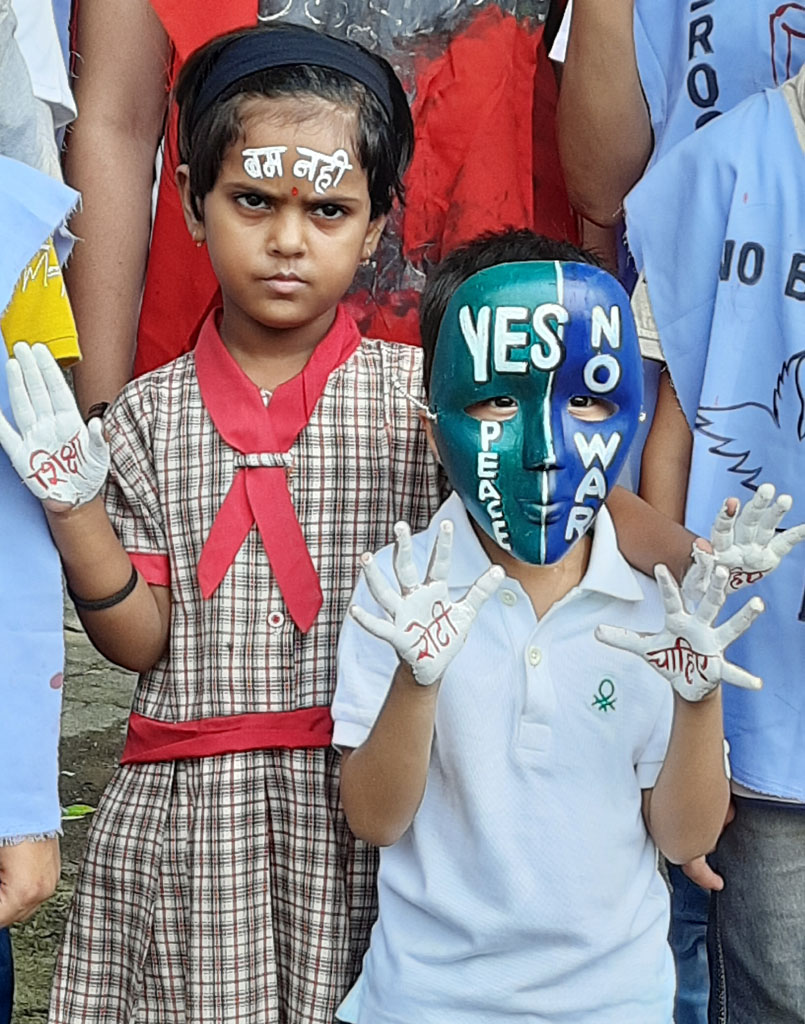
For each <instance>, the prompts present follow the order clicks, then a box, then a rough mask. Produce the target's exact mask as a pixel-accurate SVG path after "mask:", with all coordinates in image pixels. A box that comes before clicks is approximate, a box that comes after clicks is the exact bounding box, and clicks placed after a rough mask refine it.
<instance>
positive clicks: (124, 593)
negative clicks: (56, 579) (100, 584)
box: [65, 566, 137, 612]
mask: <svg viewBox="0 0 805 1024" xmlns="http://www.w3.org/2000/svg"><path fill="white" fill-rule="evenodd" d="M65 582H66V581H65ZM136 586H137V570H136V568H135V567H134V566H132V567H131V576H129V580H128V583H126V585H125V586H124V587H121V588H120V590H118V591H117V593H115V594H112V595H111V596H110V597H102V598H100V599H99V600H98V601H85V600H84V598H83V597H79V596H78V594H76V593H75V592H74V591H73V588H72V587H71V586H70V584H69V583H67V594H68V596H69V598H70V600H71V601H72V602H73V604H74V605H75V606H76V608H80V609H81V611H83V612H103V611H106V609H107V608H114V606H115V605H116V604H120V602H121V601H125V600H126V598H127V597H128V596H129V594H130V593H131V592H132V591H133V590H134V588H135V587H136Z"/></svg>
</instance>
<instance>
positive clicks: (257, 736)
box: [120, 707, 333, 764]
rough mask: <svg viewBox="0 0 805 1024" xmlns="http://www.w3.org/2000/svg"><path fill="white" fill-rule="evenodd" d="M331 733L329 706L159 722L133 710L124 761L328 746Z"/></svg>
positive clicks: (138, 761)
mask: <svg viewBox="0 0 805 1024" xmlns="http://www.w3.org/2000/svg"><path fill="white" fill-rule="evenodd" d="M332 737H333V720H332V718H331V717H330V709H329V708H327V707H319V708H302V709H300V710H299V711H267V712H263V713H260V714H251V715H225V716H223V717H221V718H197V719H195V720H193V721H190V722H160V721H158V720H157V719H156V718H145V717H143V715H137V714H135V713H134V712H132V714H131V715H130V716H129V731H128V734H127V736H126V745H125V747H124V748H123V756H122V757H121V758H120V763H121V764H153V763H154V762H156V761H182V760H188V759H189V758H195V757H214V756H215V755H216V754H238V753H243V752H244V751H246V750H270V749H272V748H276V747H287V748H289V749H297V748H307V747H328V746H329V745H330V742H331V740H332Z"/></svg>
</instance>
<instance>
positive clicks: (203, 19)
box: [151, 0, 258, 64]
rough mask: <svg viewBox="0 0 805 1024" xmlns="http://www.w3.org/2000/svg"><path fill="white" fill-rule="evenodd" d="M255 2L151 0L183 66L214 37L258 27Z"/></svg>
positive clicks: (256, 0) (246, 0)
mask: <svg viewBox="0 0 805 1024" xmlns="http://www.w3.org/2000/svg"><path fill="white" fill-rule="evenodd" d="M257 2H258V0H193V3H192V5H190V4H188V2H187V0H151V6H152V7H153V8H154V10H155V11H156V15H157V17H158V18H159V20H160V21H161V22H162V27H163V28H164V29H165V31H166V32H167V34H168V38H169V39H170V41H171V43H172V44H173V46H174V47H175V49H176V54H177V57H178V59H179V61H180V62H181V63H182V64H183V63H184V62H185V61H186V60H187V58H188V57H189V56H190V54H191V53H192V52H193V51H194V50H197V49H198V48H199V46H203V45H204V43H208V42H209V41H210V40H211V39H212V38H213V37H214V36H220V35H223V34H224V32H234V30H235V29H237V28H246V27H247V26H249V25H256V24H257Z"/></svg>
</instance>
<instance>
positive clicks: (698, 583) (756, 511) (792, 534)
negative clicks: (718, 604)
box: [682, 484, 805, 608]
mask: <svg viewBox="0 0 805 1024" xmlns="http://www.w3.org/2000/svg"><path fill="white" fill-rule="evenodd" d="M792 504H793V502H792V499H791V496H790V495H788V494H780V495H778V497H777V500H776V501H775V500H774V487H773V486H772V484H761V485H760V487H758V489H757V490H756V491H755V493H754V494H753V495H752V497H751V498H750V499H749V501H748V502H747V503H746V504H745V505H744V507H743V508H741V505H740V502H739V501H738V499H737V498H728V499H727V500H726V501H725V502H724V504H723V505H722V507H721V509H720V510H719V513H718V515H717V516H716V520H715V522H714V523H713V529H712V532H711V534H710V542H711V544H712V548H713V550H712V552H707V551H705V550H704V549H702V548H700V547H698V546H696V547H694V549H693V565H692V566H691V568H690V569H689V570H688V572H687V573H686V574H685V578H684V580H683V581H682V594H683V596H684V598H685V603H686V604H687V606H688V607H689V608H690V607H695V605H696V604H698V602H699V601H700V600H701V598H702V596H703V595H704V592H705V590H706V589H707V584H708V582H709V580H710V576H711V574H712V572H713V570H714V568H715V567H716V566H717V565H723V566H725V567H726V568H727V569H728V571H729V576H728V579H727V594H731V593H734V592H735V591H736V590H740V589H741V588H742V587H746V586H749V585H751V584H752V583H757V582H758V580H761V579H763V577H764V576H768V575H769V573H771V572H774V570H775V569H776V568H777V567H778V566H779V565H780V563H781V562H782V560H783V559H784V558H785V556H786V555H787V554H788V553H789V551H791V550H792V548H794V547H796V545H797V544H799V543H800V541H802V540H805V524H802V525H800V526H792V527H791V528H790V529H789V530H783V531H782V532H779V533H778V531H777V528H778V526H779V525H780V522H781V520H782V518H783V516H784V515H785V514H786V512H788V511H789V509H790V508H791V506H792Z"/></svg>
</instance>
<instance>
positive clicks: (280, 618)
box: [268, 612, 285, 629]
mask: <svg viewBox="0 0 805 1024" xmlns="http://www.w3.org/2000/svg"><path fill="white" fill-rule="evenodd" d="M284 623H285V616H284V615H283V614H282V612H269V613H268V624H269V626H270V627H271V628H272V629H279V628H280V626H282V625H284Z"/></svg>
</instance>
